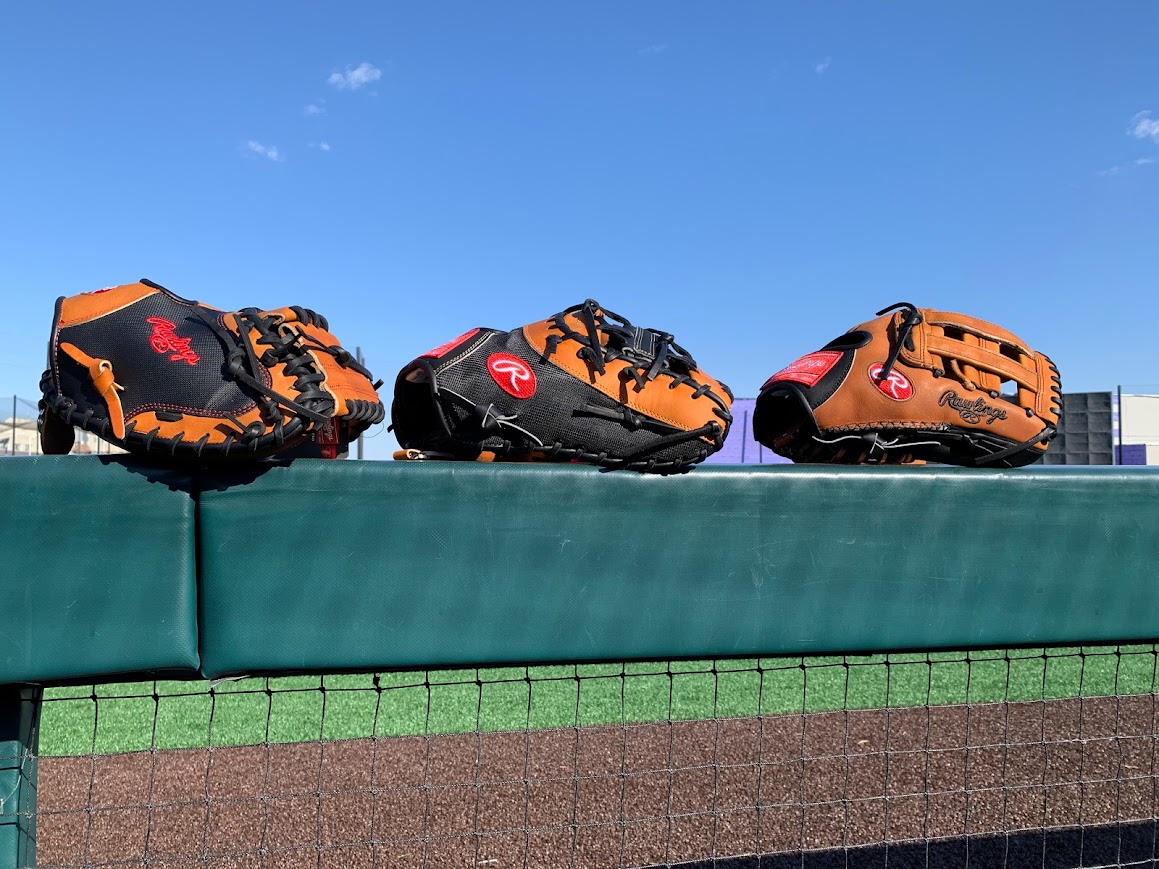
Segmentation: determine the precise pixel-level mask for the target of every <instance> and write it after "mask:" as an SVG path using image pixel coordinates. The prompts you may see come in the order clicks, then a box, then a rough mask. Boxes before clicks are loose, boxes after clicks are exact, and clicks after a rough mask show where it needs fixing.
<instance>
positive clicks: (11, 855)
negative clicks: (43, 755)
mask: <svg viewBox="0 0 1159 869" xmlns="http://www.w3.org/2000/svg"><path fill="white" fill-rule="evenodd" d="M42 697H43V691H42V689H40V688H27V687H25V688H22V687H19V686H13V685H0V869H29V867H34V866H35V865H36V754H37V739H38V736H39V726H40V704H41V699H42Z"/></svg>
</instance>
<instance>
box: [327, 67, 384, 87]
mask: <svg viewBox="0 0 1159 869" xmlns="http://www.w3.org/2000/svg"><path fill="white" fill-rule="evenodd" d="M380 78H382V70H381V69H379V68H378V67H377V66H375V65H374V64H371V63H367V62H366V61H363V62H362V63H360V64H358V66H356V67H353V68H351V67H349V66H348V67H346V71H345V72H334V73H331V74H330V78H328V79H326V83H327V84H332V85H334V87H336V88H338V90H340V91H356V90H358V89H359V88H362V87H365V86H366V85H368V84H370V83H371V82H376V81H378V80H379V79H380Z"/></svg>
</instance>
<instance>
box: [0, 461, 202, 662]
mask: <svg viewBox="0 0 1159 869" xmlns="http://www.w3.org/2000/svg"><path fill="white" fill-rule="evenodd" d="M0 492H2V493H3V498H0V557H2V558H3V569H2V570H0V684H4V683H14V682H57V681H63V680H69V679H81V678H91V677H97V676H107V675H114V674H120V673H136V672H143V671H150V672H156V671H176V672H185V673H190V672H195V671H196V669H197V666H198V657H197V577H196V570H195V559H194V527H193V523H194V512H195V501H194V492H193V489H192V486H191V484H190V479H189V476H188V475H186V474H181V473H178V472H174V471H164V470H157V469H151V468H147V467H142V466H139V465H137V464H135V463H133V462H132V461H129V460H126V459H121V458H110V457H100V458H97V457H88V456H54V457H38V458H10V459H4V460H2V461H0Z"/></svg>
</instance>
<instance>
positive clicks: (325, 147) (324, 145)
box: [310, 142, 330, 151]
mask: <svg viewBox="0 0 1159 869" xmlns="http://www.w3.org/2000/svg"><path fill="white" fill-rule="evenodd" d="M310 147H311V148H317V149H318V150H319V151H329V150H330V143H329V142H311V143H310Z"/></svg>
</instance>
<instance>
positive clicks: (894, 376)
mask: <svg viewBox="0 0 1159 869" xmlns="http://www.w3.org/2000/svg"><path fill="white" fill-rule="evenodd" d="M883 368H885V366H884V365H882V364H881V363H880V362H876V363H874V364H873V365H870V366H869V379H870V380H872V381H873V385H874V386H876V387H877V389H878V391H879V392H881V394H882V395H884V396H885V397H886V398H892V399H893V400H894V401H906V400H908V399H911V398H913V397H914V385H913V383H912V382H911V381H910V379H909V378H908V377H906V376H905V375H904V374H902V373H901V372H900V371H898V370H897V369H896V368H893V369H890V372H889V374H888V375H887V376H886V378H885V380H882V379H881V370H882V369H883Z"/></svg>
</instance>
